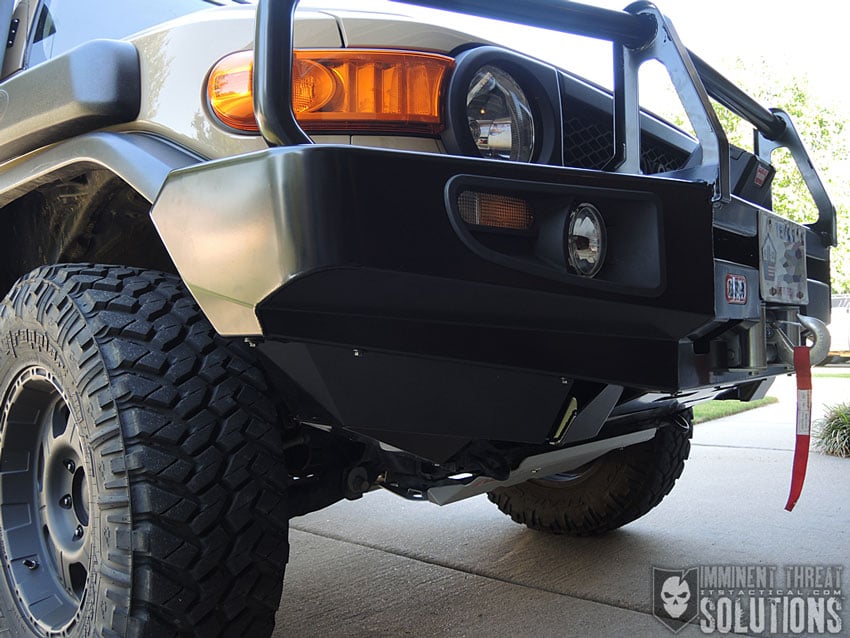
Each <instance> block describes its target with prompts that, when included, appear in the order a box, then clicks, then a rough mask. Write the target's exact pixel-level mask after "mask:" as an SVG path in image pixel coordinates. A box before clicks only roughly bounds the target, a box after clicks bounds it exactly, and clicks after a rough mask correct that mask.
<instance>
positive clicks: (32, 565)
mask: <svg viewBox="0 0 850 638" xmlns="http://www.w3.org/2000/svg"><path fill="white" fill-rule="evenodd" d="M24 567H26V568H27V569H29V570H30V571H33V570H36V569H38V561H37V560H34V559H32V558H26V559H24Z"/></svg>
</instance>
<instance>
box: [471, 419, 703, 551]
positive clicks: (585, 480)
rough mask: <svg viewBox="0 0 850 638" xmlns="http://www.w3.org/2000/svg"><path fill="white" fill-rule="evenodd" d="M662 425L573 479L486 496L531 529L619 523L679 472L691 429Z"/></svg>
mask: <svg viewBox="0 0 850 638" xmlns="http://www.w3.org/2000/svg"><path fill="white" fill-rule="evenodd" d="M683 415H684V416H686V417H687V418H688V421H690V413H689V412H688V413H683ZM680 416H681V415H680ZM664 425H665V427H660V428H659V429H658V431H657V433H656V435H655V437H654V438H653V439H652V440H650V441H646V442H645V443H640V444H638V445H634V446H631V447H628V448H625V449H622V450H615V451H613V452H609V453H608V454H607V455H605V456H604V457H603V458H602V459H600V460H599V461H597V462H596V463H595V464H593V466H592V467H591V468H590V470H589V471H588V472H587V476H586V477H581V478H579V479H576V480H575V481H574V482H569V483H563V484H555V483H551V482H545V481H536V480H532V481H526V482H524V483H520V484H518V485H512V486H509V487H503V488H498V489H496V490H493V491H491V492H488V494H487V496H488V498H489V499H490V501H492V502H493V503H495V504H496V506H497V507H498V508H499V509H500V510H501V511H502V512H504V513H505V514H507V515H508V516H510V517H511V518H512V519H513V520H514V521H515V522H517V523H520V524H522V525H526V526H527V527H529V528H531V529H534V530H539V531H545V532H550V533H553V534H565V535H570V536H594V535H598V534H603V533H605V532H608V531H610V530H613V529H616V528H618V527H622V526H623V525H626V524H627V523H630V522H632V521H634V520H636V519H638V518H640V517H641V516H643V515H644V514H646V513H647V512H649V511H650V510H651V509H652V508H654V507H655V506H656V505H658V504H659V503H660V502H661V500H662V499H663V498H664V497H665V496H666V495H667V494H669V493H670V490H671V489H673V485H674V484H675V482H676V480H677V479H678V478H679V477H680V476H681V474H682V470H683V468H684V465H685V460H686V459H687V458H688V455H689V453H690V438H691V434H692V432H693V428H691V427H689V429H687V430H685V429H684V428H682V427H679V425H668V424H664Z"/></svg>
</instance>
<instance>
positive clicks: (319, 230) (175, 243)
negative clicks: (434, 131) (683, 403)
mask: <svg viewBox="0 0 850 638" xmlns="http://www.w3.org/2000/svg"><path fill="white" fill-rule="evenodd" d="M465 183H469V184H470V185H471V186H470V188H475V189H481V190H488V189H489V190H493V189H496V190H499V191H501V192H509V193H512V194H513V195H515V196H519V197H526V198H528V199H529V200H530V201H532V202H533V203H536V202H543V204H541V205H545V206H547V207H549V209H550V210H552V209H558V210H561V209H563V211H567V210H569V209H570V208H571V207H572V206H573V205H574V204H575V203H576V202H578V201H590V202H594V203H595V204H596V205H597V207H598V208H599V209H600V211H601V212H602V215H603V217H605V218H606V223H607V225H608V227H609V247H608V257H607V261H606V266H605V268H604V269H603V271H602V272H601V273H600V274H599V275H598V276H597V277H596V278H594V279H587V278H584V277H581V276H578V275H574V274H570V273H569V271H568V268H567V267H566V265H563V264H557V263H554V264H553V263H551V262H546V261H544V260H541V259H540V258H539V257H538V256H537V253H536V252H535V250H534V248H533V247H532V248H531V249H529V248H528V245H529V244H528V240H527V239H522V240H518V241H519V244H518V246H519V245H520V244H522V246H520V247H519V248H517V249H516V250H514V247H512V245H511V239H510V238H501V239H498V238H497V240H496V247H495V248H494V243H493V240H492V238H491V237H490V236H489V235H487V234H486V233H485V234H484V235H481V234H477V233H476V232H474V231H475V229H472V231H469V229H468V228H467V229H466V231H464V229H465V227H466V225H465V224H464V223H463V222H462V221H459V218H458V217H457V216H456V212H455V211H454V204H453V202H452V197H451V196H450V195H449V193H450V192H455V191H456V190H457V188H458V186H457V185H458V184H461V185H463V184H465ZM450 186H451V188H450ZM452 188H454V191H453V190H452ZM710 196H711V190H710V188H709V187H708V186H706V185H705V184H702V183H689V182H684V181H676V180H669V179H662V178H657V177H636V176H627V175H618V174H610V173H601V172H595V171H583V170H576V169H565V168H552V167H544V166H529V165H518V164H513V163H499V162H493V161H486V160H476V159H466V158H458V157H448V156H434V155H424V154H416V153H406V152H398V151H385V150H373V149H363V148H354V147H330V146H311V147H295V148H278V149H272V150H268V151H263V152H259V153H254V154H250V155H246V156H242V157H238V158H233V159H228V160H222V161H217V162H210V163H208V164H204V165H201V166H199V167H194V168H190V169H186V170H183V171H177V172H175V173H174V174H173V175H172V176H171V177H170V178H169V180H168V182H167V183H166V185H165V187H164V188H163V191H162V193H161V195H160V197H159V198H158V200H157V202H156V204H155V207H154V212H153V217H154V221H155V222H156V224H157V227H158V228H159V230H160V233H161V235H162V237H163V239H164V241H165V243H166V245H167V247H168V249H169V251H170V253H171V255H172V257H173V258H174V261H175V263H176V264H177V266H178V269H179V270H180V272H181V274H182V275H183V277H184V280H185V281H186V282H187V284H188V285H189V287H190V288H191V289H192V291H193V293H194V294H195V295H196V298H197V299H198V301H199V303H200V304H201V306H202V307H203V308H204V310H205V311H206V313H207V315H208V316H209V318H210V319H211V321H212V322H213V324H214V325H215V327H216V328H217V329H218V330H219V332H221V333H223V334H232V335H245V336H252V335H262V336H265V337H267V338H278V339H287V340H294V341H304V342H320V343H327V344H336V345H343V346H348V347H351V348H359V349H363V350H378V351H387V352H396V353H406V354H412V355H422V356H429V357H438V358H446V359H453V360H460V361H469V362H476V363H483V364H487V365H495V366H507V367H512V368H521V369H528V370H535V371H541V372H546V373H552V374H557V375H561V376H564V377H568V378H578V379H587V380H594V381H600V382H605V383H617V384H620V385H624V386H632V387H640V388H647V389H654V390H662V391H667V392H675V391H677V390H681V389H684V388H685V387H687V385H688V384H691V385H692V384H694V383H697V384H699V383H709V382H710V379H709V377H708V376H707V371H708V370H707V369H708V368H709V367H711V366H710V364H709V363H707V362H701V359H700V355H699V354H698V353H697V354H695V355H694V357H692V358H691V359H692V361H693V364H692V365H694V366H703V367H706V371H705V372H706V374H704V373H698V374H696V373H694V372H693V371H688V372H687V374H685V375H682V374H681V371H680V369H679V368H680V362H681V361H682V360H683V356H682V348H683V345H684V346H685V347H687V345H688V344H689V343H691V342H690V340H689V337H690V336H692V335H699V334H702V333H704V332H705V330H706V328H707V326H712V325H714V324H715V323H716V316H715V300H716V290H715V260H714V254H713V250H714V248H713V229H712V207H711V203H710ZM535 205H536V204H535ZM558 214H560V213H558ZM565 216H566V212H564V213H563V215H562V217H565ZM552 219H555V218H554V217H553V218H552ZM635 219H637V220H638V221H637V222H635ZM555 223H556V224H557V222H555ZM550 225H551V224H550ZM544 232H545V233H552V232H554V233H557V232H563V231H562V229H561V230H557V229H556V230H552V229H551V228H546V229H542V230H541V233H544ZM479 238H481V241H479ZM557 240H558V241H562V239H561V238H560V237H559V238H557ZM499 242H501V244H499ZM523 242H524V243H523ZM532 243H533V242H532ZM500 245H503V246H502V247H500ZM504 246H506V247H504ZM636 246H637V247H639V248H640V250H637V249H636V248H635V247H636ZM648 262H652V263H648ZM636 272H637V273H643V272H645V273H648V274H647V277H646V279H647V280H644V279H642V278H641V277H640V276H636V275H635V273H636Z"/></svg>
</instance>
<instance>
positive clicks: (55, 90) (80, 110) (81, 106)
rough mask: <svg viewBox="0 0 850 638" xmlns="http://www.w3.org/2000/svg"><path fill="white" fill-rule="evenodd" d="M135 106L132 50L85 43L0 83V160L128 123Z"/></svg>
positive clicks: (137, 84) (137, 91) (137, 81)
mask: <svg viewBox="0 0 850 638" xmlns="http://www.w3.org/2000/svg"><path fill="white" fill-rule="evenodd" d="M140 104H141V74H140V71H139V55H138V52H137V51H136V47H135V46H134V45H132V44H131V43H129V42H119V41H117V40H93V41H91V42H87V43H85V44H83V45H81V46H79V47H77V48H75V49H72V50H71V51H68V52H67V53H65V54H63V55H60V56H58V57H56V58H54V59H52V60H49V61H47V62H44V63H42V64H39V65H37V66H34V67H32V68H31V69H27V70H26V71H22V72H20V73H18V74H16V75H13V76H12V77H10V78H9V79H7V80H5V81H3V82H2V83H0V160H6V159H10V158H12V157H16V156H18V155H22V154H24V153H27V152H29V151H32V150H35V149H37V148H41V147H43V146H46V145H48V144H53V143H55V142H59V141H62V140H66V139H68V138H70V137H74V136H75V135H81V134H83V133H88V132H91V131H94V130H97V129H99V128H103V127H105V126H110V125H114V124H121V123H124V122H130V121H132V120H134V119H136V117H138V114H139V108H140Z"/></svg>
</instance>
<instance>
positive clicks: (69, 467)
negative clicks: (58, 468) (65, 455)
mask: <svg viewBox="0 0 850 638" xmlns="http://www.w3.org/2000/svg"><path fill="white" fill-rule="evenodd" d="M62 465H64V466H65V469H66V470H68V471H69V472H70V473H71V474H73V473H74V470H76V469H77V464H76V463H74V462H73V461H72V460H71V459H65V460H64V461H63V462H62Z"/></svg>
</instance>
